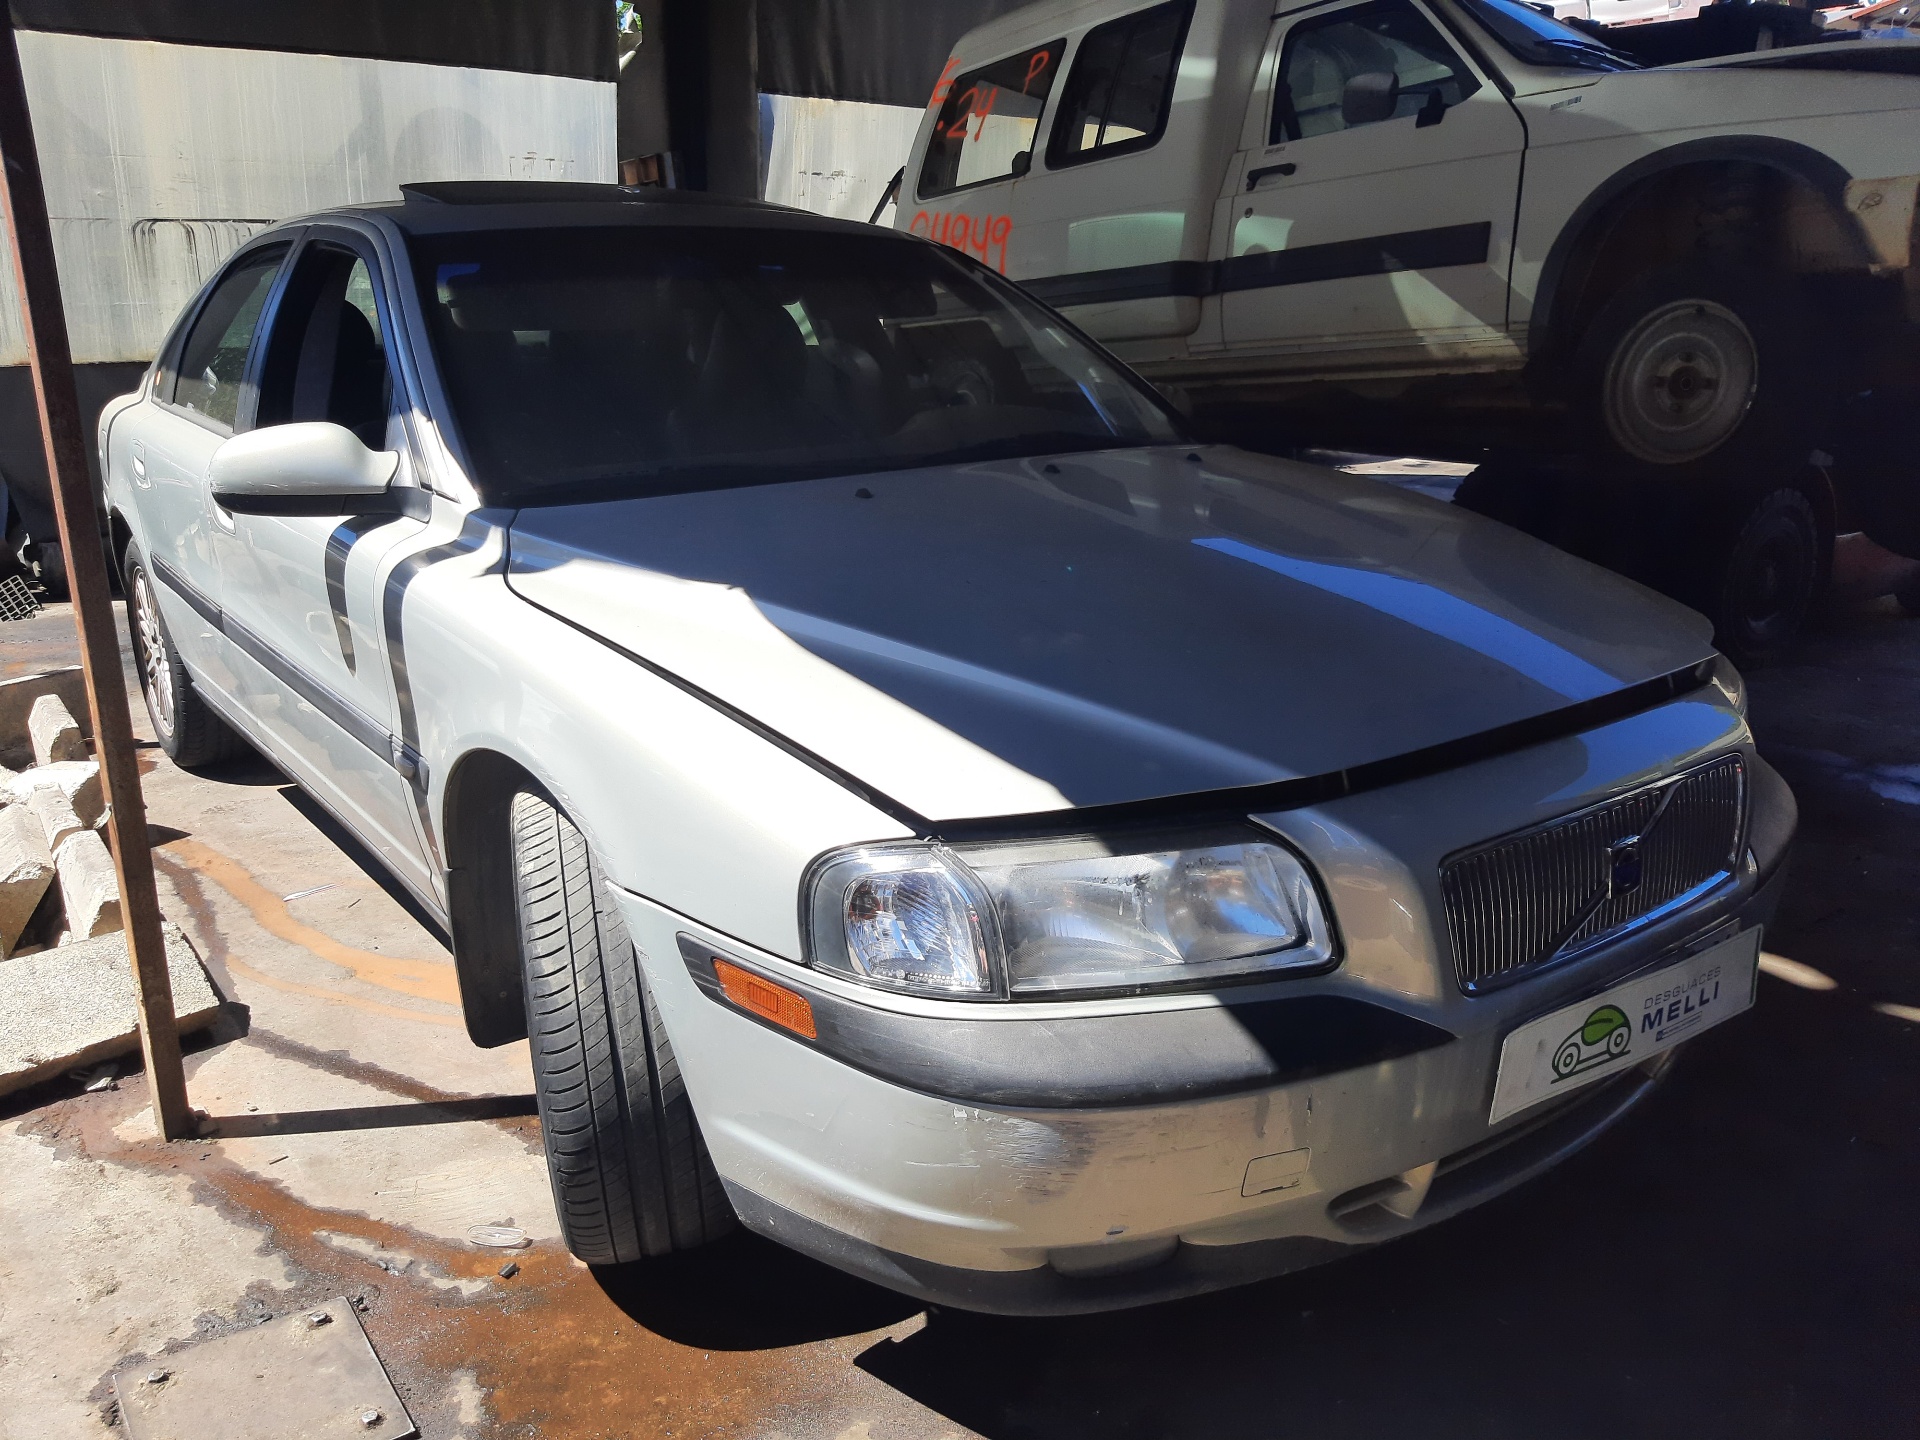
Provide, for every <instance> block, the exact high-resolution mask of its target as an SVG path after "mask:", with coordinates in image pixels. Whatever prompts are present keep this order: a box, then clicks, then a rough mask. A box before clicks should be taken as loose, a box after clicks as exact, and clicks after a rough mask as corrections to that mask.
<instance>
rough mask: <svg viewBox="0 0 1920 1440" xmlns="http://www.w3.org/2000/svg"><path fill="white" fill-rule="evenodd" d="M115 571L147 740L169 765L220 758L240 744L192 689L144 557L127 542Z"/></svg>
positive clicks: (236, 750) (189, 764)
mask: <svg viewBox="0 0 1920 1440" xmlns="http://www.w3.org/2000/svg"><path fill="white" fill-rule="evenodd" d="M120 566H121V569H120V573H121V575H122V577H124V579H125V582H126V587H127V629H128V630H129V631H130V632H131V634H132V637H133V663H134V666H135V668H136V669H138V670H139V672H140V689H141V693H142V694H143V695H144V696H145V698H146V702H147V719H148V720H149V721H151V722H152V724H153V738H154V739H156V740H158V741H159V742H160V748H161V749H162V750H164V751H166V752H167V758H168V759H169V760H171V761H173V763H174V764H176V765H180V766H184V767H186V768H188V769H192V768H193V767H194V766H196V765H211V764H213V763H214V762H215V761H217V760H226V759H229V758H231V757H232V756H233V755H235V754H238V753H239V752H240V751H241V750H242V749H244V748H245V745H246V742H245V741H243V740H242V739H241V738H240V737H239V736H238V735H236V734H235V733H234V732H233V730H232V729H231V728H230V727H229V726H228V724H227V722H226V721H224V720H222V719H221V718H220V717H219V716H218V715H216V714H214V713H213V710H212V708H211V707H210V706H209V705H208V704H207V702H206V701H205V700H202V699H201V698H200V692H199V691H197V690H195V689H194V688H193V676H192V675H191V674H189V673H188V671H187V667H186V664H185V663H184V662H183V661H182V660H181V659H180V652H179V651H178V650H176V649H175V648H174V644H173V636H172V634H171V633H170V632H169V631H168V630H167V622H166V619H165V617H163V616H162V615H161V614H160V604H159V597H158V596H157V595H156V594H155V593H154V583H153V577H152V575H151V574H149V573H148V571H147V562H146V558H145V557H144V556H143V555H141V553H140V551H139V550H138V548H136V547H135V546H133V545H129V546H127V550H126V554H125V555H123V556H122V557H121V561H120Z"/></svg>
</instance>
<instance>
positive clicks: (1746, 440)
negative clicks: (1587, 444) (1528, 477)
mask: <svg viewBox="0 0 1920 1440" xmlns="http://www.w3.org/2000/svg"><path fill="white" fill-rule="evenodd" d="M1823 333H1824V332H1823V331H1822V330H1821V328H1820V327H1819V325H1818V324H1817V323H1816V321H1815V317H1814V314H1813V311H1812V310H1811V308H1810V307H1809V306H1808V304H1807V302H1806V300H1805V297H1804V296H1803V295H1802V293H1801V290H1800V287H1799V285H1798V283H1797V282H1796V281H1795V279H1794V278H1793V277H1792V276H1790V275H1783V274H1779V273H1777V272H1770V271H1766V270H1761V269H1756V268H1750V267H1747V266H1741V265H1709V264H1707V263H1704V262H1695V263H1691V264H1685V265H1677V266H1673V267H1671V268H1668V269H1663V270H1657V271H1654V272H1653V273H1651V274H1648V275H1646V276H1644V277H1643V278H1641V279H1640V280H1637V281H1635V282H1633V283H1631V284H1629V285H1628V286H1627V287H1626V288H1625V289H1624V290H1622V291H1621V292H1620V293H1619V294H1617V295H1615V296H1614V297H1613V298H1612V299H1611V300H1609V301H1608V302H1607V304H1606V305H1605V306H1604V307H1603V308H1602V309H1601V310H1600V313H1599V314H1598V315H1596V316H1595V317H1594V319H1593V322H1592V323H1591V324H1590V325H1589V326H1588V327H1587V330H1586V333H1585V334H1584V335H1583V336H1582V337H1581V338H1580V341H1579V344H1578V346H1577V348H1576V351H1575V355H1574V361H1573V372H1572V378H1573V385H1574V392H1575V395H1574V398H1575V403H1576V405H1577V407H1578V408H1579V409H1580V410H1581V412H1582V413H1583V415H1584V417H1585V422H1586V425H1587V428H1588V431H1589V435H1590V441H1591V444H1592V446H1593V448H1594V450H1595V451H1596V453H1598V454H1599V455H1601V456H1604V457H1609V458H1611V459H1613V460H1615V461H1618V462H1623V463H1625V464H1627V465H1631V466H1634V467H1637V468H1639V469H1641V470H1642V471H1644V472H1648V473H1653V474H1658V475H1661V476H1664V477H1667V478H1671V479H1686V480H1695V479H1702V478H1713V479H1726V478H1730V477H1735V476H1740V475H1744V474H1748V473H1751V472H1752V471H1754V470H1755V469H1763V470H1771V471H1773V472H1774V473H1778V474H1787V473H1791V471H1792V470H1793V469H1795V468H1797V467H1799V466H1801V465H1804V464H1805V463H1806V461H1807V457H1808V455H1809V454H1810V453H1811V452H1812V451H1813V449H1814V447H1815V446H1816V445H1818V444H1819V443H1820V441H1821V438H1822V436H1823V434H1824V432H1825V430H1826V428H1827V426H1828V424H1829V423H1830V421H1831V418H1832V415H1833V411H1834V406H1835V403H1836V400H1837V392H1838V385H1837V382H1836V380H1835V366H1834V365H1833V363H1832V362H1831V360H1830V358H1829V347H1828V345H1827V344H1826V343H1825V342H1824V340H1823Z"/></svg>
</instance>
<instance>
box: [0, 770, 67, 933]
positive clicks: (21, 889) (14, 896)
mask: <svg viewBox="0 0 1920 1440" xmlns="http://www.w3.org/2000/svg"><path fill="white" fill-rule="evenodd" d="M53 873H54V870H53V852H52V851H51V850H50V849H48V847H47V840H46V836H45V835H44V834H42V833H41V829H40V822H39V820H38V819H37V818H36V817H35V816H34V814H33V812H32V811H30V810H29V809H27V807H26V806H24V805H8V806H6V807H5V808H0V960H4V959H6V958H7V957H9V956H11V955H12V954H13V951H14V947H15V946H16V945H18V944H19V943H20V932H21V931H23V930H25V929H26V928H27V921H29V920H31V919H32V918H33V912H34V911H35V910H38V909H39V908H40V902H41V900H42V899H44V898H45V897H46V893H47V887H48V886H50V885H52V884H53Z"/></svg>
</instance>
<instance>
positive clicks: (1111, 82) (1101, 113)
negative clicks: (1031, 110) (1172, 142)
mask: <svg viewBox="0 0 1920 1440" xmlns="http://www.w3.org/2000/svg"><path fill="white" fill-rule="evenodd" d="M1192 13H1193V7H1192V5H1191V4H1190V3H1188V0H1175V3H1173V4H1170V5H1156V6H1154V7H1153V9H1151V10H1142V11H1140V12H1139V13H1138V14H1134V15H1128V16H1125V17H1123V18H1121V19H1119V20H1109V21H1108V22H1107V23H1106V24H1104V25H1097V26H1095V27H1094V28H1093V29H1091V30H1089V31H1088V32H1087V36H1086V39H1084V40H1082V41H1081V42H1080V49H1079V52H1078V53H1077V54H1076V55H1075V56H1074V61H1073V70H1072V72H1071V73H1070V74H1069V75H1068V76H1067V84H1066V88H1065V89H1064V90H1063V91H1062V92H1061V95H1060V113H1059V116H1058V118H1056V119H1055V120H1054V122H1053V133H1052V135H1051V136H1049V137H1048V140H1047V164H1048V165H1050V166H1053V167H1056V168H1057V167H1059V166H1061V165H1075V164H1078V163H1079V162H1081V161H1083V160H1096V159H1098V158H1100V157H1101V156H1103V155H1124V154H1127V153H1130V152H1132V151H1135V150H1145V149H1147V148H1148V147H1149V146H1151V145H1152V144H1154V142H1155V141H1157V140H1159V138H1160V135H1161V132H1163V131H1164V130H1165V129H1166V128H1167V110H1168V107H1169V105H1170V104H1171V102H1172V100H1173V81H1174V74H1175V72H1176V70H1177V69H1178V68H1179V62H1180V47H1181V45H1182V44H1183V43H1184V42H1185V40H1186V37H1187V21H1188V19H1189V17H1190V16H1191V15H1192Z"/></svg>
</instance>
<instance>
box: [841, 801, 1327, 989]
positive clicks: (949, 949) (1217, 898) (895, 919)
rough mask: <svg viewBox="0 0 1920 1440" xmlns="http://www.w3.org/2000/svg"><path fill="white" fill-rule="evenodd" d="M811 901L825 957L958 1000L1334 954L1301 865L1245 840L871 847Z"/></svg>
mask: <svg viewBox="0 0 1920 1440" xmlns="http://www.w3.org/2000/svg"><path fill="white" fill-rule="evenodd" d="M806 911H807V913H806V929H807V935H808V939H809V941H810V942H811V951H812V953H811V957H810V958H811V960H812V962H813V964H814V965H816V966H818V967H819V968H821V969H823V970H828V971H832V972H835V973H837V974H841V975H845V976H847V977H848V978H850V979H855V980H861V981H864V982H866V983H868V984H871V985H880V986H884V987H886V988H888V989H893V990H904V991H910V992H913V993H916V994H923V995H942V996H947V997H950V998H963V999H997V998H1001V997H1004V996H1008V995H1014V996H1045V995H1056V994H1062V993H1066V992H1086V991H1109V992H1111V991H1135V990H1144V989H1150V988H1154V987H1159V986H1169V985H1188V984H1195V983H1200V982H1204V981H1209V980H1217V979H1224V978H1228V977H1240V976H1247V975H1257V974H1262V973H1267V972H1284V971H1298V970H1318V969H1322V968H1324V967H1325V966H1326V965H1328V964H1330V963H1331V962H1332V960H1333V958H1334V940H1333V927H1332V926H1331V924H1330V923H1329V922H1328V919H1327V915H1326V911H1325V908H1324V907H1323V906H1322V904H1321V901H1320V896H1319V892H1318V890H1317V889H1316V887H1315V886H1314V883H1313V878H1312V876H1311V875H1309V874H1308V873H1307V869H1306V867H1305V866H1304V865H1303V864H1302V863H1301V862H1300V861H1299V860H1298V859H1297V858H1295V856H1294V855H1293V854H1292V852H1291V851H1289V850H1287V849H1286V848H1285V847H1283V846H1281V845H1278V844H1275V843H1272V842H1270V841H1264V840H1255V839H1252V838H1240V837H1237V836H1236V837H1230V838H1223V839H1219V840H1216V841H1214V842H1213V843H1208V844H1189V845H1168V846H1165V847H1160V846H1153V847H1146V846H1139V847H1134V846H1125V845H1118V846H1117V845H1115V844H1114V843H1112V842H1109V841H1102V840H1098V839H1074V840H1051V841H1039V842H1029V843H1022V844H1008V845H970V846H954V847H946V846H941V845H923V844H918V843H913V844H900V845H876V846H869V847H863V848H861V849H857V850H851V851H842V852H840V853H838V854H836V855H831V856H828V857H826V858H825V859H824V860H823V861H822V862H821V863H820V864H818V865H817V866H816V867H815V869H814V871H813V877H812V881H811V884H810V885H809V887H808V892H807V897H806Z"/></svg>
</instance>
